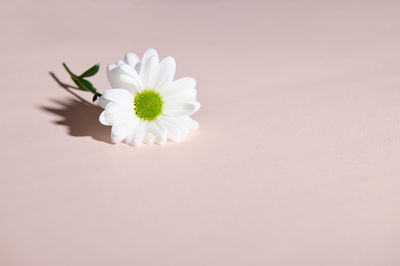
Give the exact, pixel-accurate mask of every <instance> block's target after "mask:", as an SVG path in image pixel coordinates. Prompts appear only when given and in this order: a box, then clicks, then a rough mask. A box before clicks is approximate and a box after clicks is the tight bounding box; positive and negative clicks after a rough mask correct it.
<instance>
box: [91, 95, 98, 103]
mask: <svg viewBox="0 0 400 266" xmlns="http://www.w3.org/2000/svg"><path fill="white" fill-rule="evenodd" d="M98 96H99V95H97V94H95V95H93V98H92V102H95V101H96V100H97V97H98Z"/></svg>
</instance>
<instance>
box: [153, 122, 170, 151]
mask: <svg viewBox="0 0 400 266" xmlns="http://www.w3.org/2000/svg"><path fill="white" fill-rule="evenodd" d="M149 131H150V132H151V133H152V134H153V135H154V136H155V137H156V143H158V144H161V145H163V144H165V143H166V142H167V130H166V128H165V126H164V125H163V124H162V123H160V122H159V121H157V120H155V121H152V122H150V123H149Z"/></svg>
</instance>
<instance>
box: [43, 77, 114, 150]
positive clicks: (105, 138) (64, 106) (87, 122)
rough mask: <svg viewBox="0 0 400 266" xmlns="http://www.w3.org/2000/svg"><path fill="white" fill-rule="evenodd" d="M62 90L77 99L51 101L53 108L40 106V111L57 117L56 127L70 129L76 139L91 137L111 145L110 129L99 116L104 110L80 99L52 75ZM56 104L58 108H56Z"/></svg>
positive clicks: (69, 132) (71, 134)
mask: <svg viewBox="0 0 400 266" xmlns="http://www.w3.org/2000/svg"><path fill="white" fill-rule="evenodd" d="M50 75H51V76H52V77H53V78H54V79H55V81H56V82H57V83H58V84H59V85H60V87H61V88H63V89H65V90H67V91H68V92H69V93H71V94H72V95H74V96H75V97H76V98H77V99H73V98H70V97H69V98H66V99H65V100H62V101H60V100H55V99H53V100H51V102H52V103H53V104H52V105H51V106H40V107H39V109H40V110H42V111H45V112H47V113H50V114H53V115H57V116H58V118H59V119H58V120H55V121H53V123H54V124H56V125H63V126H67V127H68V134H69V135H70V136H74V137H84V136H89V137H92V138H93V139H95V140H98V141H102V142H106V143H110V144H112V143H111V141H110V128H109V127H107V126H103V125H102V124H100V122H99V115H100V113H101V112H102V109H101V108H100V107H98V106H96V105H93V104H92V103H90V102H88V101H86V100H84V99H83V98H81V97H79V96H78V95H77V94H75V93H74V92H72V91H71V90H70V89H69V88H74V87H72V86H69V85H66V84H64V83H61V82H60V81H59V80H58V79H57V77H56V76H55V75H54V74H53V73H50ZM54 104H56V106H54Z"/></svg>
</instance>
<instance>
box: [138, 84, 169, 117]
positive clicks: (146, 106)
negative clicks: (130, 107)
mask: <svg viewBox="0 0 400 266" xmlns="http://www.w3.org/2000/svg"><path fill="white" fill-rule="evenodd" d="M133 103H134V104H135V109H134V110H135V112H136V115H137V116H138V117H139V118H141V119H143V120H147V121H153V120H154V119H156V118H157V117H158V116H159V115H160V114H161V113H162V107H163V105H164V102H163V100H162V98H161V95H160V94H159V93H158V92H155V91H153V90H144V91H142V92H140V93H138V94H136V96H135V99H134V101H133Z"/></svg>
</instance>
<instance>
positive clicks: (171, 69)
mask: <svg viewBox="0 0 400 266" xmlns="http://www.w3.org/2000/svg"><path fill="white" fill-rule="evenodd" d="M175 71H176V63H175V59H174V58H173V57H171V56H168V57H166V58H164V59H163V60H162V61H161V63H160V69H159V71H158V77H157V81H156V82H155V84H154V89H155V90H156V91H158V92H162V91H163V90H165V89H166V88H167V87H168V86H169V85H170V84H171V83H172V81H173V79H174V76H175Z"/></svg>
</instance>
